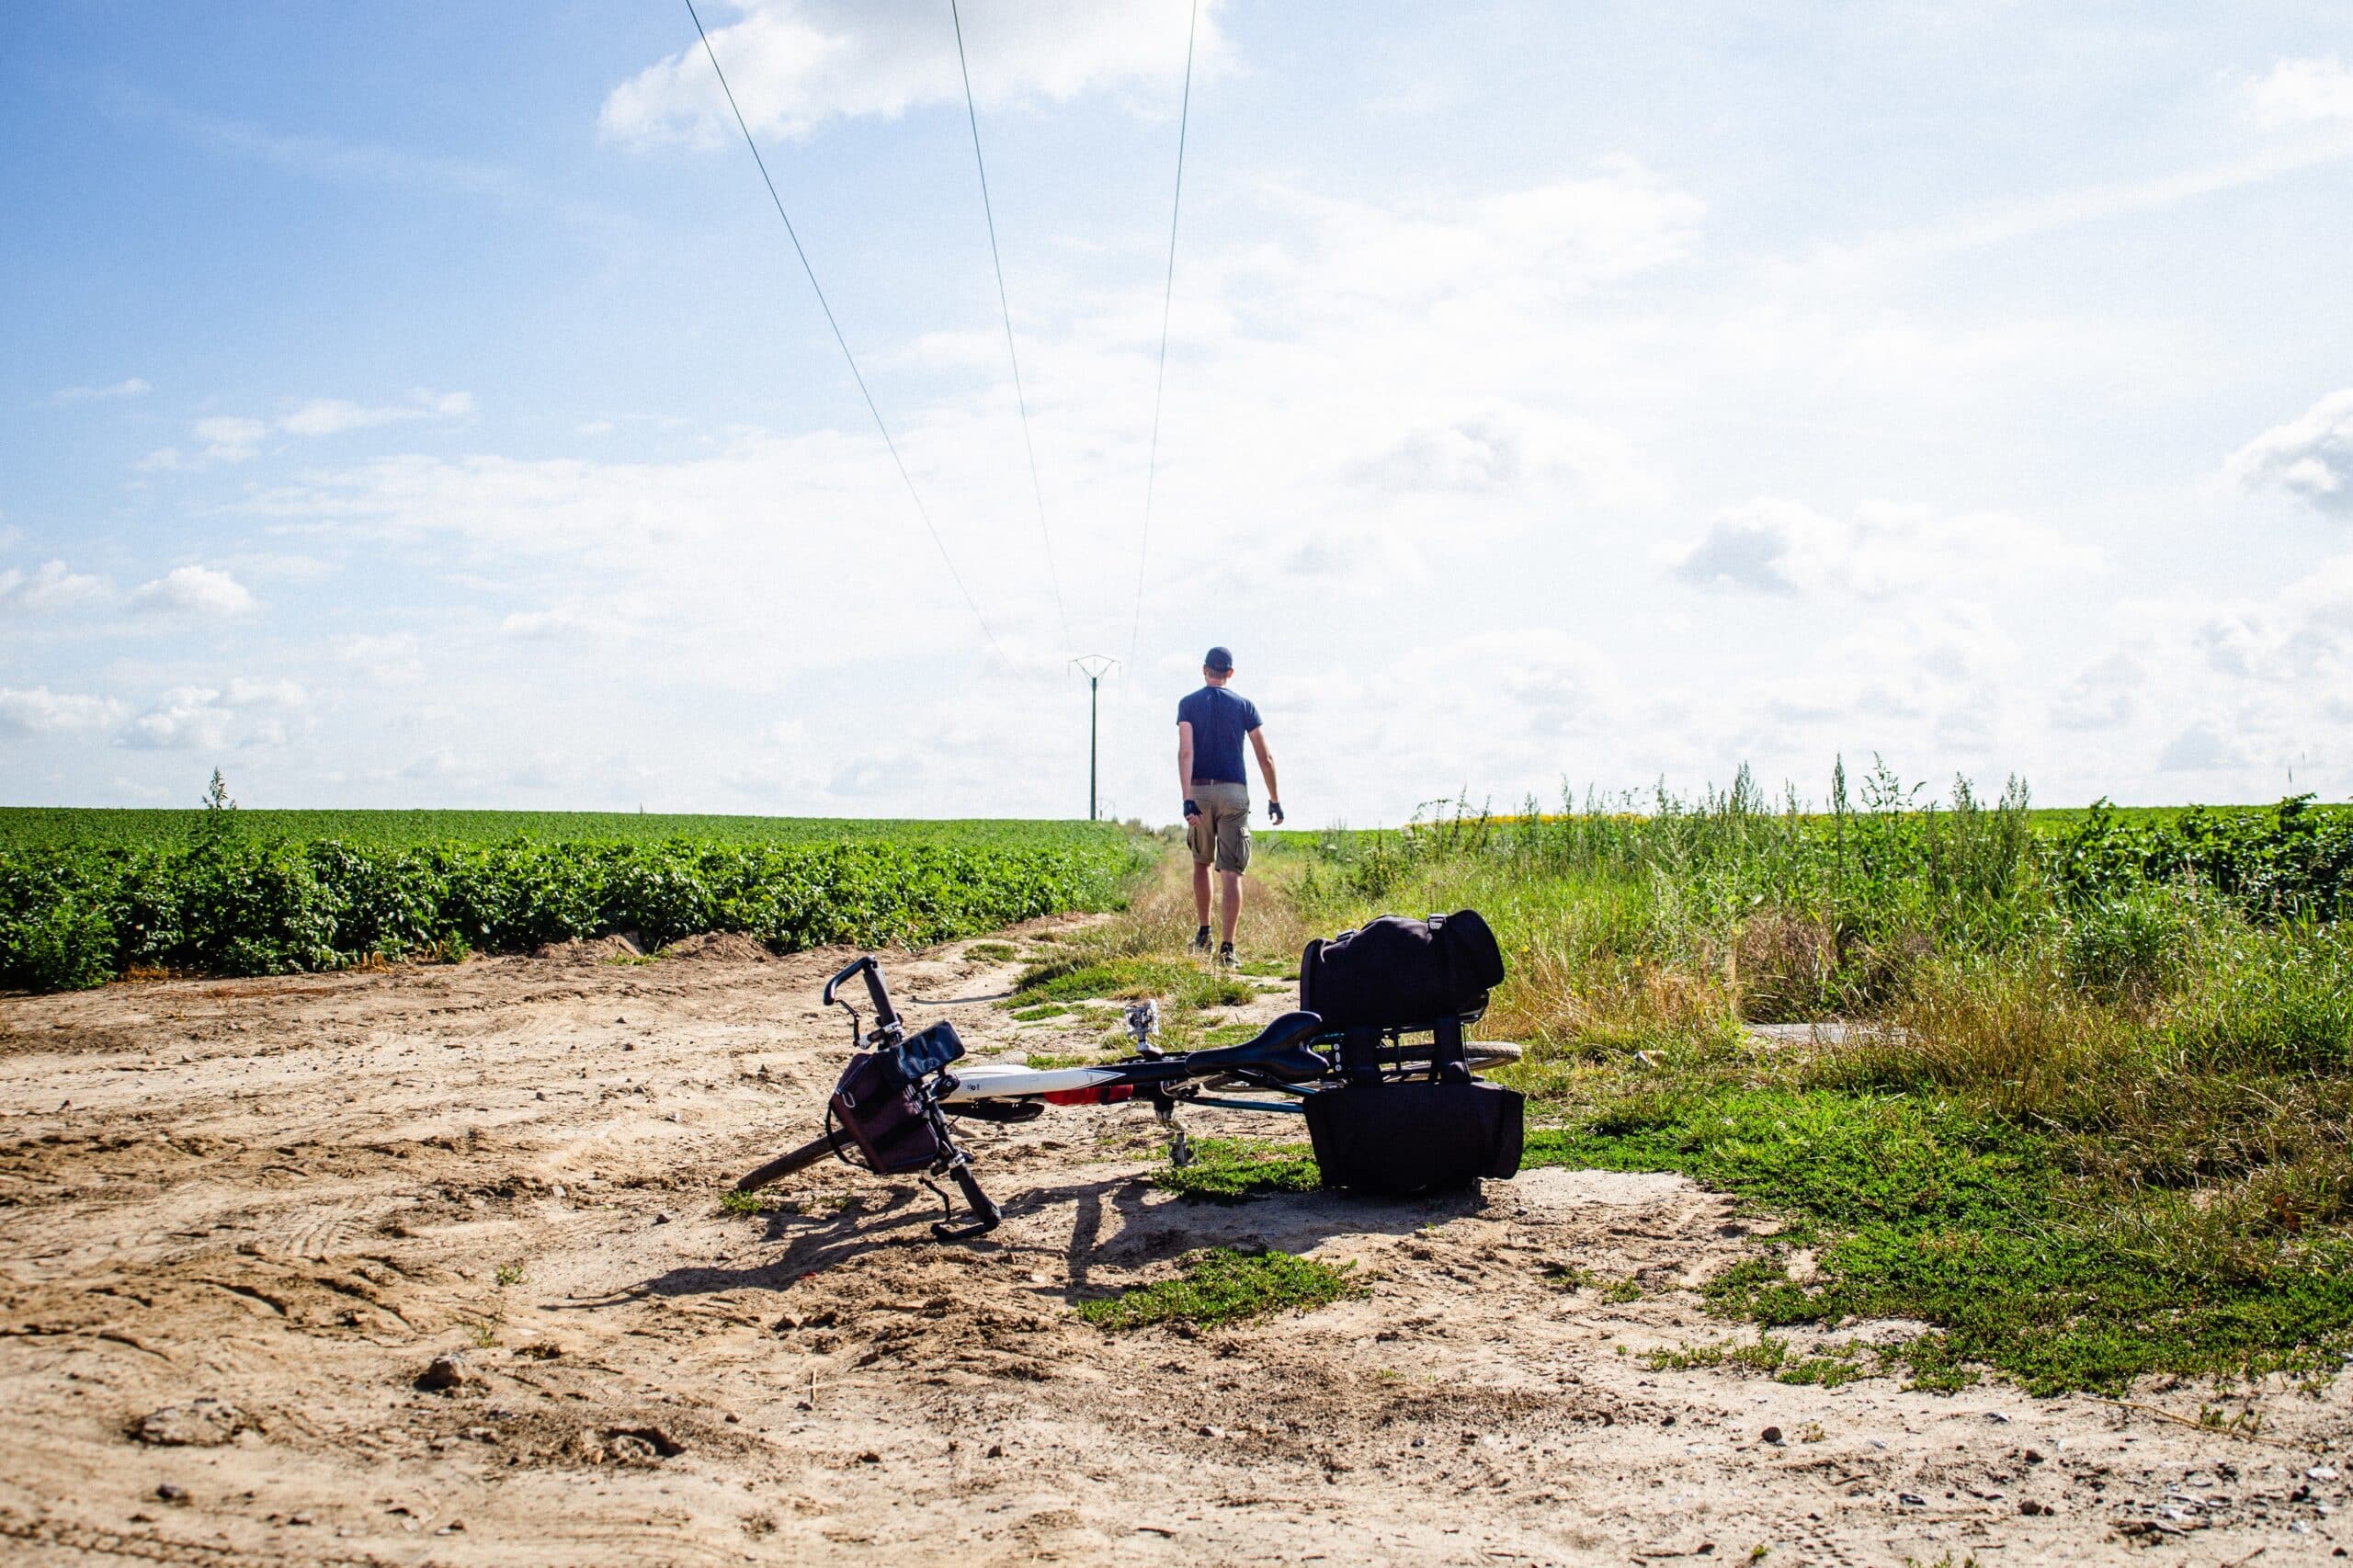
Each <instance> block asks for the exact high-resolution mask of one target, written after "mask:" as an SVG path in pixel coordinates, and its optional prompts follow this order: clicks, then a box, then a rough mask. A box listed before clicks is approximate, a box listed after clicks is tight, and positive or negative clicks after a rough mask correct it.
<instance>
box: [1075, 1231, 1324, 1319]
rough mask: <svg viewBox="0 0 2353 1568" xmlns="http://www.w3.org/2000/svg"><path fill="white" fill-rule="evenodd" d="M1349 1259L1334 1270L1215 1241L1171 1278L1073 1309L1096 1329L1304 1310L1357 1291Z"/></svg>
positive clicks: (1303, 1259) (1286, 1255)
mask: <svg viewBox="0 0 2353 1568" xmlns="http://www.w3.org/2000/svg"><path fill="white" fill-rule="evenodd" d="M1355 1270H1356V1265H1355V1264H1354V1263H1344V1264H1342V1265H1340V1266H1339V1267H1336V1268H1335V1267H1332V1266H1331V1265H1329V1264H1325V1263H1318V1262H1317V1261H1315V1260H1314V1259H1313V1258H1308V1257H1297V1256H1292V1255H1291V1254H1290V1253H1287V1252H1265V1253H1244V1252H1235V1251H1233V1250H1232V1249H1230V1248H1227V1247H1215V1248H1212V1249H1211V1250H1210V1251H1207V1252H1200V1253H1195V1254H1193V1255H1192V1256H1189V1257H1188V1258H1186V1259H1185V1260H1184V1264H1183V1266H1182V1268H1181V1271H1180V1272H1179V1273H1178V1274H1177V1275H1176V1278H1171V1279H1163V1280H1160V1281H1158V1282H1156V1283H1154V1284H1150V1285H1139V1286H1136V1287H1134V1288H1133V1289H1131V1290H1123V1291H1121V1292H1120V1294H1119V1295H1117V1296H1110V1297H1106V1298H1104V1299H1102V1300H1099V1301H1082V1302H1080V1303H1079V1307H1078V1315H1079V1316H1081V1317H1083V1318H1085V1319H1086V1321H1087V1322H1089V1323H1091V1324H1095V1325H1097V1327H1099V1328H1108V1329H1131V1328H1142V1327H1145V1326H1147V1325H1149V1324H1156V1323H1184V1324H1192V1325H1194V1326H1195V1327H1199V1328H1209V1327H1213V1326H1215V1325H1216V1324H1226V1323H1238V1322H1242V1321H1244V1320H1245V1319H1249V1318H1257V1317H1265V1316H1267V1314H1269V1313H1272V1312H1309V1311H1312V1310H1313V1309H1314V1308H1316V1307H1321V1306H1325V1305H1328V1304H1329V1303H1331V1302H1333V1301H1342V1300H1345V1299H1347V1298H1348V1297H1351V1296H1361V1295H1363V1294H1364V1293H1365V1287H1364V1286H1363V1284H1362V1283H1361V1282H1360V1281H1358V1279H1356V1278H1354V1274H1355Z"/></svg>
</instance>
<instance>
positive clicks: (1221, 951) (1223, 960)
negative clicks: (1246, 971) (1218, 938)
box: [1217, 942, 1242, 969]
mask: <svg viewBox="0 0 2353 1568" xmlns="http://www.w3.org/2000/svg"><path fill="white" fill-rule="evenodd" d="M1217 967H1218V968H1220V969H1240V968H1241V967H1242V960H1240V959H1238V958H1235V957H1234V956H1233V943H1232V942H1220V943H1219V944H1218V949H1217Z"/></svg>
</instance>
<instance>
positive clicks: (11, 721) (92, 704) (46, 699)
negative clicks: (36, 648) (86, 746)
mask: <svg viewBox="0 0 2353 1568" xmlns="http://www.w3.org/2000/svg"><path fill="white" fill-rule="evenodd" d="M121 717H122V704H120V703H119V702H117V701H115V700H114V699H112V698H110V697H85V696H81V695H79V694H75V693H69V692H56V691H51V690H50V689H49V688H48V687H45V686H37V687H32V688H31V689H29V690H22V691H20V690H18V689H17V688H16V687H0V735H38V734H54V733H61V732H66V731H74V730H104V729H108V728H110V727H111V726H113V725H114V724H116V723H118V722H120V720H121Z"/></svg>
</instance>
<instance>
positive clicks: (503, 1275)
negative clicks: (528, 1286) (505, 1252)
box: [497, 1263, 523, 1288]
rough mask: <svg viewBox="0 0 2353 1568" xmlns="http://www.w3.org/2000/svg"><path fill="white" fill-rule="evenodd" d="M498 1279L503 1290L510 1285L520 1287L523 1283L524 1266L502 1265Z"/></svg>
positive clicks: (499, 1267)
mask: <svg viewBox="0 0 2353 1568" xmlns="http://www.w3.org/2000/svg"><path fill="white" fill-rule="evenodd" d="M497 1279H498V1283H499V1285H500V1287H501V1288H504V1287H506V1286H508V1285H520V1284H521V1283H523V1266H522V1265H521V1264H519V1263H502V1264H500V1265H499V1266H498V1274H497Z"/></svg>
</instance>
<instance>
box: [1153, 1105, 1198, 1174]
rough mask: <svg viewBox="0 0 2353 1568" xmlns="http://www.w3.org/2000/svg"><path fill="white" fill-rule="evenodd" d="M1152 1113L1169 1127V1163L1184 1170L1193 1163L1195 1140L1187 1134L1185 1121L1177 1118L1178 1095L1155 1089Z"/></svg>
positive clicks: (1162, 1123) (1162, 1124)
mask: <svg viewBox="0 0 2353 1568" xmlns="http://www.w3.org/2000/svg"><path fill="white" fill-rule="evenodd" d="M1152 1114H1153V1115H1154V1116H1155V1117H1157V1118H1158V1119H1159V1120H1160V1125H1161V1126H1163V1127H1165V1128H1166V1129H1168V1163H1169V1164H1170V1165H1173V1166H1175V1167H1176V1169H1178V1170H1180V1171H1181V1170H1183V1169H1184V1168H1185V1167H1186V1166H1187V1165H1191V1164H1192V1163H1193V1141H1192V1139H1191V1138H1189V1137H1188V1136H1187V1135H1186V1132H1185V1126H1184V1123H1182V1122H1180V1121H1178V1120H1177V1119H1176V1096H1173V1095H1171V1094H1169V1093H1167V1092H1166V1091H1165V1090H1161V1089H1155V1090H1154V1092H1153V1096H1152Z"/></svg>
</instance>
